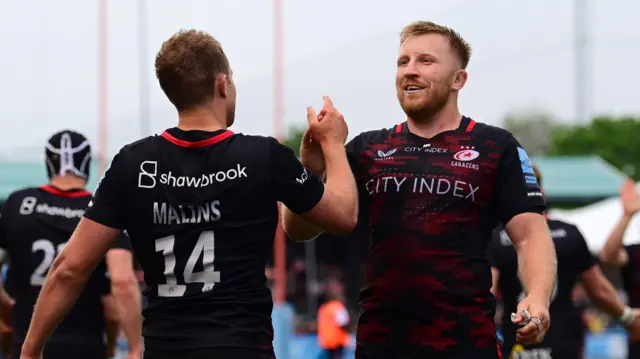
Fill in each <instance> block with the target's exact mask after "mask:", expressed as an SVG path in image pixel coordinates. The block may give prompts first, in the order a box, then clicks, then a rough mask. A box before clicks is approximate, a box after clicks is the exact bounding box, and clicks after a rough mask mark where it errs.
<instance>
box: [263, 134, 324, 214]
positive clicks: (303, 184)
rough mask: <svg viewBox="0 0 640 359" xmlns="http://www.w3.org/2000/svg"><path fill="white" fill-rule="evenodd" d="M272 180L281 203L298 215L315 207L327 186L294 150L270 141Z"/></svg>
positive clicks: (272, 140)
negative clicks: (301, 160)
mask: <svg viewBox="0 0 640 359" xmlns="http://www.w3.org/2000/svg"><path fill="white" fill-rule="evenodd" d="M270 140H271V144H270V147H271V148H270V158H269V162H270V163H269V166H270V179H271V186H272V187H273V190H274V191H275V193H276V198H277V200H278V201H280V202H282V203H284V204H285V205H286V206H287V208H289V209H290V210H291V211H293V212H294V213H297V214H301V213H305V212H308V211H310V210H311V209H312V208H313V207H315V205H316V204H318V202H320V199H321V198H322V195H323V194H324V183H323V182H322V180H321V179H320V178H319V177H318V176H317V175H315V174H313V173H312V172H311V171H310V170H309V169H307V168H305V167H304V166H303V165H302V163H301V162H300V160H299V159H298V158H297V157H296V155H295V153H294V152H293V150H291V149H290V148H289V147H287V146H285V145H282V144H280V143H279V142H278V141H276V140H275V139H273V138H272V139H270Z"/></svg>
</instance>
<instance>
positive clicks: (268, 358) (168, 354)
mask: <svg viewBox="0 0 640 359" xmlns="http://www.w3.org/2000/svg"><path fill="white" fill-rule="evenodd" d="M176 358H180V359H212V358H215V359H275V355H274V354H273V351H271V350H257V349H245V348H215V349H214V348H208V349H194V350H157V349H156V350H153V349H145V351H144V359H176ZM43 359H46V358H43Z"/></svg>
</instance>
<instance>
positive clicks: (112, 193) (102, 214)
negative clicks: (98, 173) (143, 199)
mask: <svg viewBox="0 0 640 359" xmlns="http://www.w3.org/2000/svg"><path fill="white" fill-rule="evenodd" d="M126 183H127V182H126V181H125V168H124V163H123V156H122V150H121V151H120V153H118V154H117V155H116V156H115V157H114V158H113V160H112V161H111V164H110V165H109V167H108V168H107V169H106V171H105V172H104V174H103V175H102V178H101V179H100V182H98V187H97V188H96V191H95V193H94V194H93V198H92V199H91V202H89V206H88V208H87V210H86V211H85V213H84V216H85V217H86V218H88V219H90V220H92V221H96V222H98V223H100V224H103V225H105V226H107V227H111V228H118V229H125V228H126V216H127V211H126V203H125V201H126V199H127V193H126V190H125V188H126V187H125V184H126Z"/></svg>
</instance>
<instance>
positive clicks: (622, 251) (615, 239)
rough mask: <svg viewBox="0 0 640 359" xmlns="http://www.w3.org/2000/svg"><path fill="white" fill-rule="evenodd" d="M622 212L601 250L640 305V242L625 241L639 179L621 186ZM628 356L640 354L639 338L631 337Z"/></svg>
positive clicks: (636, 208) (638, 201)
mask: <svg viewBox="0 0 640 359" xmlns="http://www.w3.org/2000/svg"><path fill="white" fill-rule="evenodd" d="M620 200H621V201H622V216H621V217H620V220H619V221H618V223H617V224H616V226H615V227H614V228H613V230H612V231H611V234H609V238H608V239H607V242H606V243H605V245H604V247H603V248H602V251H601V252H600V260H601V261H602V262H603V263H607V264H609V265H612V266H613V267H616V268H619V269H620V271H621V277H622V285H623V287H624V290H625V292H626V293H627V298H628V304H629V305H630V306H632V307H634V308H637V307H640V244H632V245H623V241H624V234H625V232H626V231H627V228H628V227H629V223H631V219H632V218H633V216H635V215H636V214H637V213H638V212H640V195H639V194H638V189H637V185H636V183H635V182H634V181H633V180H631V179H627V180H626V181H625V183H624V184H623V185H622V189H621V190H620ZM627 357H628V358H640V342H631V341H629V347H628V352H627Z"/></svg>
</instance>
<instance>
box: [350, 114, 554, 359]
mask: <svg viewBox="0 0 640 359" xmlns="http://www.w3.org/2000/svg"><path fill="white" fill-rule="evenodd" d="M347 153H348V156H349V161H350V163H351V166H352V169H353V172H354V174H355V176H356V180H357V183H358V188H359V192H360V193H359V194H360V201H361V203H360V214H361V217H360V221H361V223H360V225H361V226H363V227H368V230H367V231H366V232H368V237H369V253H368V258H367V261H366V264H365V271H364V278H363V279H364V283H363V288H362V290H361V293H360V306H361V316H360V319H359V323H358V334H357V341H358V343H359V345H361V344H377V343H380V344H381V343H386V344H398V345H403V346H407V345H408V346H415V347H418V348H422V349H424V350H427V351H433V352H439V353H443V352H450V351H452V350H455V349H456V348H459V347H477V348H495V347H496V338H495V327H494V323H493V316H494V312H495V302H494V298H493V296H492V295H491V293H490V291H489V289H490V287H491V271H490V264H489V262H488V260H487V259H486V250H487V245H488V242H489V241H490V239H491V234H492V230H493V229H494V228H495V227H496V225H497V224H498V223H500V222H502V223H506V222H508V221H509V220H510V219H511V218H512V217H513V216H515V215H517V214H520V213H524V212H536V213H542V212H543V211H544V210H545V203H544V199H543V197H542V194H541V192H540V188H539V187H538V184H537V181H536V178H535V175H534V173H533V168H532V165H531V162H530V161H529V158H528V157H527V155H526V152H525V151H524V150H523V149H522V148H521V146H520V145H519V143H518V142H517V141H516V140H515V138H514V137H513V136H512V135H511V134H510V133H509V132H508V131H506V130H503V129H500V128H496V127H492V126H489V125H485V124H482V123H476V122H475V121H473V120H472V119H470V118H467V117H463V118H462V121H461V124H460V127H459V128H458V129H456V130H453V131H447V132H443V133H440V134H438V135H436V136H434V137H433V138H431V139H426V138H422V137H419V136H417V135H414V134H412V133H410V132H409V130H408V127H407V125H406V123H403V124H400V125H397V126H395V127H394V128H391V129H384V130H378V131H370V132H365V133H362V134H360V135H359V136H357V137H356V138H354V139H353V140H352V141H351V142H350V143H348V144H347ZM362 222H364V223H362Z"/></svg>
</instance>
